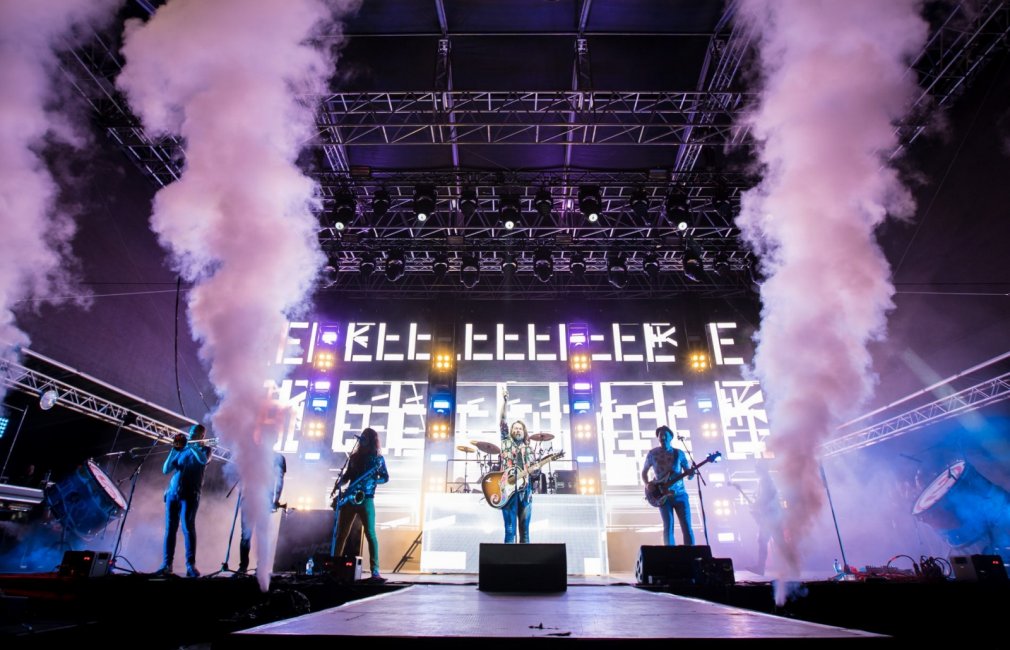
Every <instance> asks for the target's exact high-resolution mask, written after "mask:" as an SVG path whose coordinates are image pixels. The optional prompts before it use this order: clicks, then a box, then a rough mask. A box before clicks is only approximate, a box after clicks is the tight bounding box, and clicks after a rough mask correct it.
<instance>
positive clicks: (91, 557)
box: [59, 551, 111, 578]
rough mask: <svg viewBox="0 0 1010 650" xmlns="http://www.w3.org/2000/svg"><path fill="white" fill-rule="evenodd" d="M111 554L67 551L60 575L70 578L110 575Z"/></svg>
mask: <svg viewBox="0 0 1010 650" xmlns="http://www.w3.org/2000/svg"><path fill="white" fill-rule="evenodd" d="M110 559H111V557H110V554H109V553H108V552H106V551H66V552H65V553H64V554H63V561H62V562H61V563H60V570H59V575H61V576H64V577H70V578H97V577H100V576H104V575H106V574H108V573H109V560H110Z"/></svg>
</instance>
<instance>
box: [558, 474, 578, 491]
mask: <svg viewBox="0 0 1010 650" xmlns="http://www.w3.org/2000/svg"><path fill="white" fill-rule="evenodd" d="M554 493H555V494H578V493H579V472H578V470H574V469H559V470H557V471H556V472H554Z"/></svg>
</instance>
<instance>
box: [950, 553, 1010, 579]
mask: <svg viewBox="0 0 1010 650" xmlns="http://www.w3.org/2000/svg"><path fill="white" fill-rule="evenodd" d="M950 566H951V568H952V569H953V571H954V579H955V580H964V581H968V582H1006V581H1007V573H1006V566H1004V564H1003V558H1001V557H1000V556H998V555H972V556H964V555H951V556H950Z"/></svg>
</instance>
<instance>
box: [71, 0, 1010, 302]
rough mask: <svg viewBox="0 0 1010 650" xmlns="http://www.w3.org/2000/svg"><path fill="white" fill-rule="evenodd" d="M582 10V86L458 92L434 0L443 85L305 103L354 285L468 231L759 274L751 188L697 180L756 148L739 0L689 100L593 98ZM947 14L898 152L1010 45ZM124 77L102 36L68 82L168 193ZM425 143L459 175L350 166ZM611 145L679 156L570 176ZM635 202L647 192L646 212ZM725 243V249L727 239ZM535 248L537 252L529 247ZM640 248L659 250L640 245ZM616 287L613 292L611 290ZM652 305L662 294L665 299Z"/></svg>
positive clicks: (473, 247)
mask: <svg viewBox="0 0 1010 650" xmlns="http://www.w3.org/2000/svg"><path fill="white" fill-rule="evenodd" d="M579 6H580V14H581V16H582V18H581V21H580V25H581V27H580V30H579V32H578V33H576V34H573V36H574V37H575V45H576V53H575V66H574V72H573V84H572V89H570V90H555V91H512V92H507V91H496V90H493V89H491V90H486V91H460V90H456V89H454V88H453V87H452V69H451V60H450V53H451V37H452V36H453V34H452V33H451V31H450V29H449V25H448V24H447V23H446V19H445V12H444V7H443V6H442V2H439V1H437V2H436V8H437V9H438V14H439V21H440V35H441V37H442V38H441V39H440V40H439V45H438V48H439V49H438V52H437V57H436V75H435V78H436V83H435V86H434V88H433V89H432V91H423V92H396V91H389V92H335V93H330V94H327V95H325V96H311V97H305V98H304V101H305V102H307V103H318V104H319V110H318V112H317V120H316V130H317V133H318V137H317V138H316V139H315V141H314V142H312V143H310V147H315V153H316V160H315V165H314V169H313V170H312V171H310V172H309V173H310V175H312V176H313V178H315V179H316V180H317V181H318V183H319V198H320V202H321V205H322V212H321V214H320V221H321V225H323V226H324V227H323V229H322V230H321V232H320V240H321V243H322V245H323V248H324V250H326V251H327V252H328V253H331V252H333V251H335V250H337V251H340V252H341V253H342V257H340V258H339V259H335V260H331V264H332V265H333V266H334V267H335V268H337V269H338V270H339V272H340V274H341V275H344V274H345V273H347V271H345V269H346V268H347V267H350V266H353V263H354V262H355V261H358V262H360V258H357V257H356V255H357V253H356V249H355V248H354V246H352V245H351V244H356V242H360V241H363V240H366V239H373V240H375V241H376V242H381V243H382V245H383V246H384V247H387V248H388V245H389V244H390V240H394V239H400V240H401V241H400V242H399V244H400V246H399V247H401V248H406V249H411V250H416V248H417V246H418V245H419V244H418V242H422V243H423V244H424V245H433V246H436V248H437V244H438V242H439V241H440V240H449V239H454V238H460V237H462V238H465V241H464V242H463V243H462V244H459V243H457V244H456V245H454V246H453V248H452V251H450V252H452V253H453V255H454V257H458V256H459V255H461V254H463V253H475V252H477V253H479V252H480V250H482V249H483V248H484V247H485V246H486V244H485V243H484V242H483V241H477V240H485V239H502V240H503V241H505V242H507V245H514V246H519V245H520V242H522V240H534V239H539V238H544V237H555V236H557V235H564V236H566V237H568V238H569V239H567V240H566V239H564V238H561V239H560V240H559V241H558V242H556V243H555V245H554V249H553V250H554V251H555V252H556V253H560V254H562V256H564V255H565V254H570V253H574V252H575V251H576V248H575V246H576V244H578V245H580V246H581V245H584V244H585V243H586V242H587V241H588V240H598V242H597V247H604V246H606V245H615V242H617V244H616V245H619V244H620V241H621V240H625V239H651V240H652V243H651V244H649V245H648V246H647V248H648V249H649V250H662V247H663V242H664V240H665V239H669V238H670V237H672V236H682V237H683V236H686V237H689V238H691V239H692V240H696V241H698V242H700V243H702V244H703V249H704V250H705V254H706V256H711V255H712V254H711V253H709V252H708V250H709V248H710V247H711V248H713V249H717V250H719V251H727V250H731V251H732V258H733V259H734V260H738V261H739V263H740V266H741V267H742V266H749V253H748V251H747V250H746V248H745V246H744V245H743V243H742V242H740V240H739V231H738V229H737V228H736V227H735V225H734V222H733V214H734V213H735V211H736V207H735V206H736V205H737V203H738V197H739V194H740V192H741V191H742V190H744V189H746V188H748V187H751V186H753V184H754V179H749V178H746V177H744V176H743V175H740V174H727V173H710V174H703V173H698V172H695V171H694V169H695V167H696V166H697V163H698V160H699V157H700V155H701V152H702V150H703V148H704V147H707V146H719V147H726V146H741V145H742V146H746V145H747V144H748V133H747V131H746V129H744V128H742V127H740V126H738V125H737V124H738V123H739V120H738V119H737V118H738V117H739V115H740V112H741V111H742V110H743V109H744V107H745V106H746V104H747V103H748V102H749V101H750V100H751V96H750V95H748V94H746V93H741V92H738V91H736V89H735V87H736V85H737V83H738V82H737V76H738V71H739V70H740V69H741V67H742V66H743V64H744V61H745V60H746V58H747V57H748V56H750V53H751V52H752V43H753V40H754V35H753V34H752V33H750V32H749V31H748V30H747V29H746V28H744V27H742V26H741V25H740V24H738V23H735V22H734V21H733V20H732V18H733V16H734V15H735V13H736V7H737V2H735V1H730V2H727V4H726V9H725V11H724V13H723V15H722V17H721V18H720V20H719V23H718V25H717V26H716V28H715V29H714V30H713V35H712V37H711V41H710V44H709V49H708V52H707V54H706V57H705V61H704V63H703V66H702V69H701V71H700V75H699V80H698V84H697V89H696V90H693V91H686V92H677V91H665V92H664V91H653V92H637V91H634V90H610V91H600V90H595V89H593V88H592V85H591V74H590V71H589V57H588V50H587V49H586V47H585V39H584V38H583V34H582V31H583V30H584V28H585V24H586V23H585V20H586V17H587V16H588V12H589V8H590V6H591V5H590V1H589V0H584V1H583V2H581V3H579ZM942 7H943V10H944V11H947V9H946V8H947V7H949V13H945V15H944V16H942V17H941V18H940V19H939V20H934V21H933V22H934V24H935V26H934V29H933V32H932V34H931V36H930V39H929V41H928V43H927V44H926V46H925V47H924V48H923V50H922V52H921V53H920V55H919V56H918V57H916V59H915V61H914V62H913V64H912V66H911V67H910V68H909V71H910V72H912V73H915V74H916V75H917V76H918V78H919V82H920V85H921V86H922V88H923V90H922V93H921V94H920V95H919V96H918V98H917V99H916V101H915V107H914V111H913V117H912V119H911V120H909V121H908V122H907V123H905V124H903V125H901V126H899V127H898V136H899V141H900V142H901V144H900V145H899V147H898V148H897V149H896V150H895V152H893V155H897V154H899V153H900V152H901V150H902V149H903V148H904V147H905V146H907V145H908V144H909V143H911V142H913V141H914V140H915V139H916V138H917V137H918V136H919V135H921V134H922V133H923V131H924V130H925V129H926V128H927V124H928V117H929V114H930V112H932V111H934V110H936V109H938V108H941V107H944V106H946V105H948V104H949V103H950V102H951V101H952V100H953V98H955V97H956V96H957V95H958V94H959V93H960V92H961V91H962V90H963V89H964V88H965V87H966V86H967V85H968V83H970V81H971V79H972V78H973V77H974V76H975V75H976V74H977V73H978V71H979V70H980V69H981V66H982V64H983V63H984V62H986V61H988V60H989V59H991V58H992V57H993V55H994V54H995V53H996V52H997V51H998V50H999V49H1000V48H1001V47H1006V42H1007V38H1008V33H1010V1H1008V0H982V1H981V2H968V1H967V0H964V1H962V2H957V3H956V4H952V5H942ZM368 36H372V37H375V36H390V37H393V36H397V35H395V34H385V35H384V34H369V35H368ZM120 68H121V60H120V58H119V56H118V53H117V52H116V49H115V47H114V46H113V45H111V44H110V43H109V42H107V41H106V40H103V39H102V38H95V39H94V40H93V41H92V42H91V43H90V44H89V45H88V46H86V47H84V48H80V49H77V50H75V51H74V52H73V53H72V54H70V55H68V57H67V58H66V59H65V60H64V71H65V72H66V75H67V78H68V80H69V82H70V83H72V84H73V85H74V86H75V88H76V89H77V90H78V92H80V93H81V94H82V95H83V96H84V97H85V98H87V100H88V101H89V102H90V104H91V106H92V108H93V109H94V111H95V112H96V114H97V115H98V119H99V123H100V125H101V127H102V128H103V129H105V131H106V132H107V133H108V135H109V136H110V137H111V138H112V139H113V140H114V141H115V142H116V143H117V145H118V146H120V147H121V148H122V149H123V150H124V151H125V152H126V154H127V156H128V157H129V158H130V159H131V160H133V162H134V163H135V164H136V165H137V166H138V167H139V168H140V169H141V170H142V171H143V173H145V174H146V175H148V176H149V177H150V178H152V179H153V180H154V181H155V182H156V183H157V184H158V185H160V186H165V185H168V184H169V183H172V182H174V181H175V180H177V179H178V178H179V177H180V175H181V170H182V167H183V163H184V160H185V151H184V147H183V143H182V142H181V141H180V140H179V139H178V138H171V137H165V138H160V139H155V138H151V137H149V136H148V135H146V134H145V133H144V132H143V129H142V128H141V126H140V123H139V121H138V120H137V119H136V118H135V117H134V116H133V115H132V114H131V113H130V112H129V109H128V108H127V106H126V103H125V101H124V100H123V99H122V97H121V96H120V95H119V94H118V92H117V91H116V90H115V85H114V80H115V77H116V76H117V75H118V73H119V71H120ZM417 145H421V146H423V145H428V146H436V145H437V146H446V147H448V148H449V150H450V151H451V152H452V165H453V166H452V168H451V169H448V170H446V169H429V170H424V171H403V170H394V169H373V168H369V167H363V166H354V165H352V164H351V162H350V161H352V160H353V156H351V157H349V155H348V150H351V149H354V148H362V147H364V148H368V147H375V146H386V147H401V146H403V147H410V146H417ZM468 145H476V146H486V145H498V146H503V147H504V146H507V145H520V146H529V145H546V146H554V147H559V148H561V149H563V150H564V152H565V162H564V164H562V165H560V166H558V167H556V168H552V169H537V170H535V171H523V170H519V169H506V170H490V169H463V168H460V165H459V160H460V153H459V152H460V150H461V148H462V147H465V146H468ZM601 145H602V146H608V147H610V146H615V145H616V146H628V147H632V146H637V147H648V146H669V147H673V146H676V148H677V155H676V161H675V163H674V164H673V165H671V166H670V167H668V168H662V169H654V170H645V169H639V170H633V171H623V172H622V171H616V172H614V171H601V170H586V169H578V168H575V167H573V166H572V164H571V161H572V151H573V149H574V148H576V147H591V146H601ZM422 183H425V184H432V185H435V191H436V206H435V209H436V215H435V217H434V218H433V219H430V220H429V221H428V222H426V223H425V224H419V223H417V222H416V219H415V218H414V213H413V195H414V191H415V187H416V185H418V184H422ZM582 185H596V186H598V187H599V190H600V200H601V206H600V207H601V214H602V217H601V219H600V222H598V223H596V224H588V223H586V222H585V220H584V219H583V217H582V215H581V213H580V212H579V210H578V193H579V187H580V186H582ZM464 188H467V189H472V190H474V191H475V192H476V193H477V205H476V209H474V210H472V211H471V210H468V211H467V212H466V213H464V212H463V211H462V210H461V206H460V196H461V192H462V190H463V189H464ZM380 189H382V190H385V191H387V192H388V193H389V194H390V197H391V204H390V206H389V208H388V210H387V211H386V212H384V213H381V214H376V213H375V212H373V210H372V204H371V202H372V199H373V197H374V196H375V193H376V191H378V190H380ZM672 189H676V190H677V191H682V192H684V193H686V194H687V196H688V208H689V218H688V219H687V222H688V223H687V225H688V229H687V231H686V232H676V231H675V230H674V225H675V224H672V223H669V222H668V220H666V213H665V208H664V204H665V199H666V196H667V195H668V194H669V193H670V192H671V190H672ZM540 190H547V191H549V192H550V193H551V200H552V209H551V210H550V211H549V212H546V211H538V210H536V203H535V201H536V193H537V192H538V191H540ZM348 193H349V194H350V195H351V196H353V198H354V201H355V208H354V214H353V218H352V219H351V221H350V222H349V223H343V224H342V225H343V226H344V229H343V230H340V231H338V230H336V229H335V228H333V227H330V226H331V225H333V224H331V223H330V222H329V221H328V215H329V214H330V213H331V212H332V211H333V209H334V207H335V199H336V197H337V195H338V194H342V195H346V194H348ZM643 193H644V198H645V201H644V203H643V202H642V200H641V199H642V196H643ZM504 195H510V196H515V195H518V197H519V200H520V210H521V217H520V219H519V223H518V224H517V225H516V226H515V228H514V229H513V230H511V231H506V230H504V228H503V225H504V224H503V220H502V219H501V218H500V216H499V212H500V208H501V197H502V196H504ZM633 196H634V197H636V198H638V202H637V205H636V206H635V207H634V209H633V206H632V204H631V201H632V197H633ZM380 212H381V211H380ZM347 239H352V240H354V241H347ZM720 239H721V240H723V241H721V242H716V240H720ZM471 240H473V241H471ZM702 240H704V241H702ZM457 241H458V240H457ZM522 247H523V248H524V249H525V248H528V246H526V244H525V243H524V244H522ZM641 254H642V255H644V254H646V252H645V251H644V250H643V252H642V253H641ZM669 257H670V254H666V257H665V259H667V261H669ZM708 260H709V257H706V267H710V265H709V262H708ZM526 261H527V260H526V258H523V259H522V260H520V270H519V271H518V275H520V276H521V275H522V274H523V273H524V269H525V262H526ZM673 266H674V268H675V266H676V265H675V263H674V264H673ZM408 268H409V269H411V271H413V270H414V266H412V265H409V266H408ZM425 268H427V267H425ZM590 274H591V272H590ZM422 277H423V273H422ZM372 282H374V281H372ZM366 284H367V283H366ZM482 284H483V283H482ZM699 284H702V283H688V284H686V285H685V289H684V290H697V288H698V285H699ZM712 285H713V286H714V287H719V286H721V287H723V288H724V289H725V290H726V291H728V292H735V291H737V290H738V288H739V286H738V285H739V283H738V282H736V281H735V280H734V281H733V282H727V281H726V280H725V279H724V278H723V277H718V276H714V277H713V280H712ZM331 286H332V287H333V288H336V287H340V286H343V285H342V283H337V284H333V285H331ZM398 286H400V287H402V289H401V290H399V291H400V293H407V292H409V291H415V290H416V288H415V287H413V286H412V283H411V282H404V283H403V284H401V285H398ZM488 286H490V285H488ZM649 286H653V285H649ZM348 290H351V289H348ZM384 290H389V291H394V289H384ZM586 290H587V291H591V290H592V288H591V287H586ZM644 290H645V289H644V288H643V291H644ZM468 293H469V292H468ZM541 293H542V292H541ZM604 293H606V294H608V295H609V294H610V293H612V292H610V291H609V290H607V289H604ZM623 295H626V294H622V296H623ZM651 295H652V296H659V295H660V292H659V291H658V290H657V291H655V292H653V293H652V294H651ZM600 297H603V295H601V296H600Z"/></svg>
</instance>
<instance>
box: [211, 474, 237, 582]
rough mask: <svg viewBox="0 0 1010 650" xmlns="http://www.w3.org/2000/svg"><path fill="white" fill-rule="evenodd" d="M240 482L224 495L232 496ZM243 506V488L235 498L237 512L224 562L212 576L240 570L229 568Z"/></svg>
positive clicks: (226, 496) (227, 497)
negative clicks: (232, 543) (239, 514)
mask: <svg viewBox="0 0 1010 650" xmlns="http://www.w3.org/2000/svg"><path fill="white" fill-rule="evenodd" d="M240 482H241V481H240V480H239V481H235V483H234V484H233V485H232V486H231V488H230V489H229V490H228V494H226V495H224V498H225V499H230V498H231V493H232V492H234V491H235V488H236V487H238V484H239V483H240ZM241 508H242V490H239V491H238V498H237V499H236V500H235V513H234V514H233V515H232V517H231V532H229V533H228V549H227V550H226V551H225V553H224V562H222V563H221V568H220V569H218V570H217V571H215V572H214V573H211V574H210V576H216V575H220V574H222V573H238V571H232V570H231V569H230V568H228V560H230V559H231V542H232V540H233V539H234V538H235V522H236V521H238V513H239V510H240V509H241ZM239 543H241V542H239ZM210 576H208V577H210Z"/></svg>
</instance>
